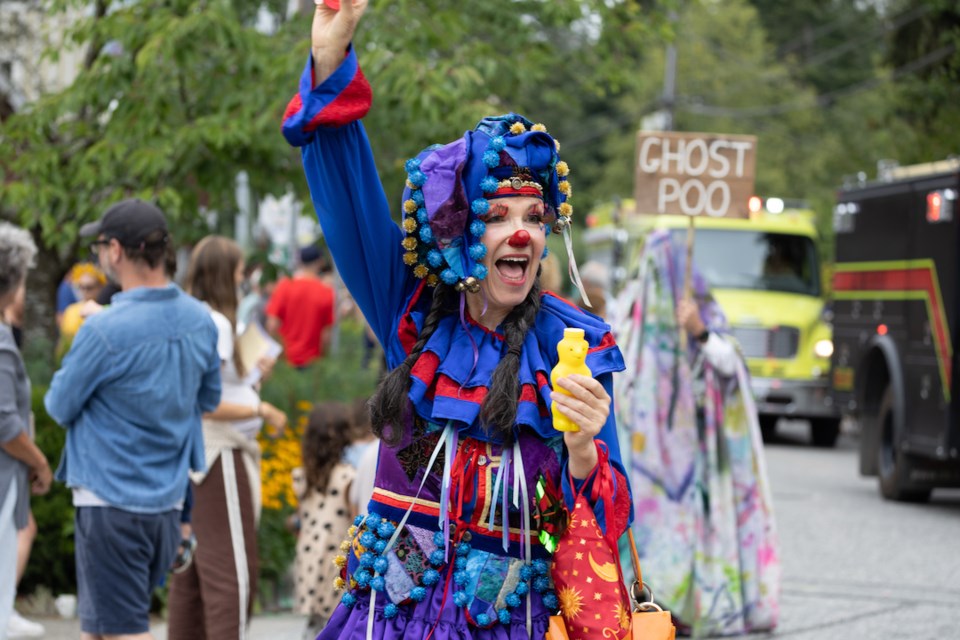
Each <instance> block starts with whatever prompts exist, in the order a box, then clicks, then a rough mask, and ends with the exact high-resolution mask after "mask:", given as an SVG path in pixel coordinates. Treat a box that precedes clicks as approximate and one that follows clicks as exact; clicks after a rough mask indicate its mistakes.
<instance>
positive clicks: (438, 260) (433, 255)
mask: <svg viewBox="0 0 960 640" xmlns="http://www.w3.org/2000/svg"><path fill="white" fill-rule="evenodd" d="M427 262H428V263H429V264H430V266H431V267H433V268H434V269H436V268H437V267H439V266H440V265H442V264H443V254H442V253H440V252H439V251H437V250H436V249H430V251H429V252H428V253H427ZM437 536H440V542H437ZM433 543H434V544H435V545H437V546H438V547H439V546H440V545H442V544H443V533H442V532H440V531H438V532H436V533H435V534H433Z"/></svg>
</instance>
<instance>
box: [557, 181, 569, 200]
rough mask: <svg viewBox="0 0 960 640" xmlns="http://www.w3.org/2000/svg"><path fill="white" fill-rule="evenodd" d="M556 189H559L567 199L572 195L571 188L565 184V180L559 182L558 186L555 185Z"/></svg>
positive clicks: (567, 183)
mask: <svg viewBox="0 0 960 640" xmlns="http://www.w3.org/2000/svg"><path fill="white" fill-rule="evenodd" d="M557 188H558V189H560V193H562V194H563V195H565V196H567V197H568V198H569V197H570V194H572V193H573V187H571V186H570V183H569V182H567V181H566V180H561V181H560V184H558V185H557Z"/></svg>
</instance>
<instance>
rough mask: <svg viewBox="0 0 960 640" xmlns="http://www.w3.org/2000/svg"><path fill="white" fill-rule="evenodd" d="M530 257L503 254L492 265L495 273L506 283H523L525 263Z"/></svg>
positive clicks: (528, 261) (525, 270) (525, 271)
mask: <svg viewBox="0 0 960 640" xmlns="http://www.w3.org/2000/svg"><path fill="white" fill-rule="evenodd" d="M529 264H530V258H526V257H522V256H505V257H503V258H500V259H499V260H497V262H496V263H495V264H494V266H495V267H496V269H497V273H498V274H499V275H500V277H501V278H502V279H503V280H504V281H505V282H506V283H508V284H523V283H524V281H525V280H526V274H527V265H529Z"/></svg>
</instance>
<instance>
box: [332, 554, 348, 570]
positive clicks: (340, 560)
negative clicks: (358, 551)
mask: <svg viewBox="0 0 960 640" xmlns="http://www.w3.org/2000/svg"><path fill="white" fill-rule="evenodd" d="M333 564H335V565H337V566H338V567H340V568H341V569H343V568H344V567H345V566H347V557H346V556H342V555H339V556H336V557H335V558H334V559H333Z"/></svg>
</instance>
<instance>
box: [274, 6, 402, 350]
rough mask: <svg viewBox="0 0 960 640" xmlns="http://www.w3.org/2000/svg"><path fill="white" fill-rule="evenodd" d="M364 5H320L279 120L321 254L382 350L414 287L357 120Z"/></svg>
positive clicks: (365, 88)
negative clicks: (298, 156)
mask: <svg viewBox="0 0 960 640" xmlns="http://www.w3.org/2000/svg"><path fill="white" fill-rule="evenodd" d="M366 4H367V3H366V2H360V1H355V2H353V3H346V2H345V3H343V5H342V8H341V10H340V11H334V10H332V9H330V8H329V7H327V6H326V5H318V6H317V10H316V12H315V14H314V21H313V32H312V39H313V40H312V47H311V58H310V60H308V61H307V64H306V67H305V68H304V71H303V75H302V77H301V80H300V87H299V92H298V94H297V95H296V96H294V98H293V100H291V102H290V105H289V106H288V107H287V112H286V114H285V116H284V123H283V133H284V136H285V137H286V138H287V140H288V141H289V142H290V143H291V144H293V145H294V146H299V147H301V148H302V155H303V168H304V173H305V174H306V177H307V182H308V184H309V186H310V195H311V198H312V200H313V204H314V207H315V209H316V211H317V217H318V218H319V220H320V224H321V226H322V227H323V232H324V236H325V237H326V240H327V246H329V247H330V251H331V253H332V254H333V258H334V260H335V261H336V263H337V269H338V270H339V272H340V275H341V277H342V278H343V280H344V282H345V283H346V285H347V287H348V288H349V289H350V293H351V294H352V295H353V297H354V299H355V300H356V301H357V305H358V306H359V307H360V309H361V310H362V311H363V314H364V316H365V317H366V318H367V321H368V322H369V323H370V326H371V327H372V328H373V330H374V332H375V333H376V335H377V338H378V339H379V340H380V342H381V344H386V343H387V338H388V336H389V334H390V332H391V331H392V330H393V322H394V320H395V318H396V316H397V314H398V312H399V310H400V308H401V306H402V305H403V302H404V300H405V299H406V297H407V295H408V294H409V291H410V289H411V288H412V287H413V284H414V283H413V277H412V275H411V274H410V272H409V269H406V268H404V265H403V258H402V254H403V248H402V246H401V245H400V241H401V240H402V238H403V233H402V232H401V231H400V229H399V227H397V226H396V225H395V224H393V223H392V221H391V218H390V208H389V205H388V204H387V199H386V195H385V194H384V191H383V186H382V185H381V184H380V179H379V176H378V175H377V171H376V165H375V164H374V161H373V153H372V151H371V149H370V143H369V141H368V140H367V136H366V132H365V131H364V129H363V125H361V124H360V122H359V119H360V118H362V117H363V116H364V115H366V113H367V110H368V109H369V108H370V103H371V100H372V96H371V92H370V86H369V84H368V83H367V81H366V79H365V78H364V76H363V73H362V71H361V70H360V67H359V64H358V61H357V57H356V54H355V52H354V51H353V48H352V47H351V46H350V41H351V39H352V38H353V33H354V30H355V29H356V26H357V23H358V21H359V19H360V16H361V15H362V14H363V11H364V10H365V9H366Z"/></svg>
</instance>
